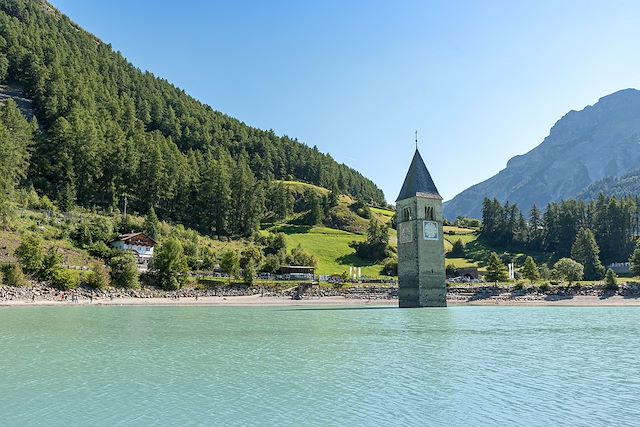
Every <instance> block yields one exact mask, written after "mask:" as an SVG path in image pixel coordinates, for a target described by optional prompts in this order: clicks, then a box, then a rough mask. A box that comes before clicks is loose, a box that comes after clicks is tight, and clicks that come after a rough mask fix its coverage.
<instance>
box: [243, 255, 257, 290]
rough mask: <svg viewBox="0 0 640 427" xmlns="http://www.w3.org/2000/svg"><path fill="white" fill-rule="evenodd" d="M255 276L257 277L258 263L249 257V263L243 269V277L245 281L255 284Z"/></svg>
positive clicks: (248, 283)
mask: <svg viewBox="0 0 640 427" xmlns="http://www.w3.org/2000/svg"><path fill="white" fill-rule="evenodd" d="M255 278H256V265H255V262H254V261H253V260H252V259H249V261H248V262H247V264H246V265H245V266H244V269H243V270H242V279H243V280H244V283H246V284H247V285H249V286H251V285H253V282H254V281H255Z"/></svg>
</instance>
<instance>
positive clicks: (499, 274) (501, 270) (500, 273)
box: [487, 252, 509, 282]
mask: <svg viewBox="0 0 640 427" xmlns="http://www.w3.org/2000/svg"><path fill="white" fill-rule="evenodd" d="M508 278H509V275H508V272H507V267H506V266H505V265H504V263H503V262H502V260H501V259H500V257H499V256H498V254H497V253H495V252H491V257H490V258H489V264H488V265H487V280H488V281H489V282H504V281H506V280H507V279H508Z"/></svg>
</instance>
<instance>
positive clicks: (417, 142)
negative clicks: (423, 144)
mask: <svg viewBox="0 0 640 427" xmlns="http://www.w3.org/2000/svg"><path fill="white" fill-rule="evenodd" d="M417 149H418V131H416V150H417Z"/></svg>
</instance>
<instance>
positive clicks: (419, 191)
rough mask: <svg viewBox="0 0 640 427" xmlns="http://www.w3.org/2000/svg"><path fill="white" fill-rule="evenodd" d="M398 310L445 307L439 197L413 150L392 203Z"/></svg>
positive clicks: (440, 204) (440, 198)
mask: <svg viewBox="0 0 640 427" xmlns="http://www.w3.org/2000/svg"><path fill="white" fill-rule="evenodd" d="M396 217H397V223H398V299H399V304H400V307H401V308H403V307H446V306H447V288H446V284H445V270H444V240H443V236H442V231H443V230H442V220H443V217H442V197H441V196H440V194H439V193H438V189H437V188H436V186H435V184H434V183H433V179H431V175H430V174H429V171H428V170H427V167H426V166H425V164H424V161H423V160H422V157H421V156H420V153H419V152H418V149H417V148H416V152H415V154H414V155H413V160H412V161H411V166H410V167H409V172H407V176H406V178H405V179H404V184H402V190H400V195H399V196H398V199H397V200H396Z"/></svg>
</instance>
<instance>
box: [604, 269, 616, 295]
mask: <svg viewBox="0 0 640 427" xmlns="http://www.w3.org/2000/svg"><path fill="white" fill-rule="evenodd" d="M604 281H605V285H606V286H605V288H606V289H607V290H610V291H615V290H617V289H618V276H616V273H615V272H614V271H613V270H612V269H610V268H609V269H608V270H607V274H606V275H605V278H604Z"/></svg>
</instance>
